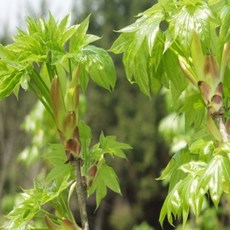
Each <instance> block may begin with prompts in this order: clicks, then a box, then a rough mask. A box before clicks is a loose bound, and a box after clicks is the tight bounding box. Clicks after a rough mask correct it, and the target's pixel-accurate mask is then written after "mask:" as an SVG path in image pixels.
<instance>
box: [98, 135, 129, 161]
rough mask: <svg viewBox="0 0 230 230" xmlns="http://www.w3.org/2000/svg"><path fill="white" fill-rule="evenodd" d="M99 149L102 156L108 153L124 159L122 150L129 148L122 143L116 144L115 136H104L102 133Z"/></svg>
mask: <svg viewBox="0 0 230 230" xmlns="http://www.w3.org/2000/svg"><path fill="white" fill-rule="evenodd" d="M100 148H101V150H102V154H106V153H109V154H111V155H114V156H117V157H120V158H126V155H125V153H124V151H123V150H125V149H131V146H130V145H128V144H125V143H122V142H118V141H117V140H116V137H115V136H106V137H105V136H104V134H103V132H102V133H101V135H100Z"/></svg>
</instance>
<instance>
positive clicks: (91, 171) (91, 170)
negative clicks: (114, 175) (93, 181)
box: [87, 165, 97, 177]
mask: <svg viewBox="0 0 230 230" xmlns="http://www.w3.org/2000/svg"><path fill="white" fill-rule="evenodd" d="M96 173H97V166H96V165H93V166H91V167H90V168H89V170H88V173H87V174H88V175H89V176H90V177H94V176H95V175H96Z"/></svg>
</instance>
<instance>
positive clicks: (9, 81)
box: [0, 72, 23, 100]
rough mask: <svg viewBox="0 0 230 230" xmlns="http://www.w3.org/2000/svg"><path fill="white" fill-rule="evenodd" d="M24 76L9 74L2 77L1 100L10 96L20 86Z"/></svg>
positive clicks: (0, 85) (0, 78)
mask: <svg viewBox="0 0 230 230" xmlns="http://www.w3.org/2000/svg"><path fill="white" fill-rule="evenodd" d="M22 77H23V74H22V73H21V72H19V73H14V72H13V73H9V74H6V75H4V76H1V77H0V100H2V99H3V98H5V97H7V96H9V95H10V94H11V93H12V92H13V91H14V90H15V88H16V87H17V86H18V85H19V84H20V82H21V78H22Z"/></svg>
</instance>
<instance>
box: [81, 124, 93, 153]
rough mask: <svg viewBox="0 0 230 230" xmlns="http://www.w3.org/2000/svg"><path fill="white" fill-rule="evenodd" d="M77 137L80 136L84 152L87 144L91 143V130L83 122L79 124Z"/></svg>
mask: <svg viewBox="0 0 230 230" xmlns="http://www.w3.org/2000/svg"><path fill="white" fill-rule="evenodd" d="M79 136H80V142H81V147H82V148H83V150H84V151H86V149H87V148H88V147H89V144H90V142H91V138H92V133H91V129H90V127H89V126H88V125H86V124H85V123H84V122H83V121H80V122H79Z"/></svg>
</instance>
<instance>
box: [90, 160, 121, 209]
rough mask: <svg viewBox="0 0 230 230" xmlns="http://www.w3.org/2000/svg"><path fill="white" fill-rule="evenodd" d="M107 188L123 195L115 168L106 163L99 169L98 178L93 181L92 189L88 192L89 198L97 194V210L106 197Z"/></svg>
mask: <svg viewBox="0 0 230 230" xmlns="http://www.w3.org/2000/svg"><path fill="white" fill-rule="evenodd" d="M107 188H110V189H111V190H112V191H114V192H116V193H118V194H121V190H120V185H119V183H118V178H117V175H116V173H115V172H114V170H113V168H111V167H110V166H108V165H106V164H105V163H102V164H101V165H100V166H99V167H98V171H97V174H96V177H95V178H94V180H93V184H92V187H90V188H89V190H88V195H89V196H90V195H92V194H93V193H94V192H96V203H97V208H98V207H99V205H100V202H101V200H102V199H103V198H104V197H105V195H106V193H107Z"/></svg>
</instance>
